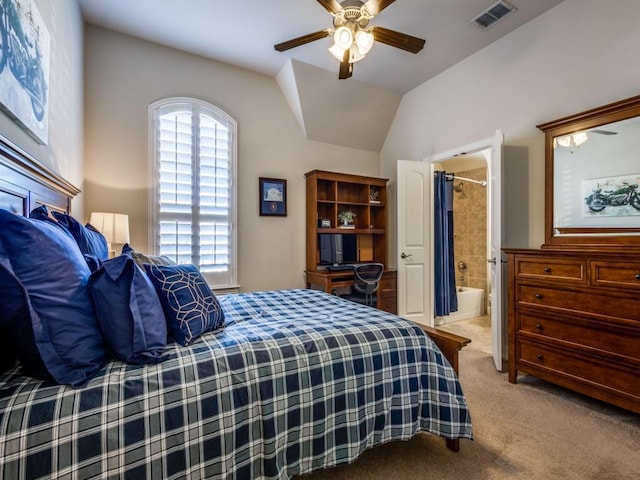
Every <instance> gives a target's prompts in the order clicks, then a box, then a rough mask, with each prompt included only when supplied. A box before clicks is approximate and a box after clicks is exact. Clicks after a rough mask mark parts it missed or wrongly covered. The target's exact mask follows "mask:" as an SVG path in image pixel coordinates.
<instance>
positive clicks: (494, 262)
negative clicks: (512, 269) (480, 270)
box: [487, 257, 496, 265]
mask: <svg viewBox="0 0 640 480" xmlns="http://www.w3.org/2000/svg"><path fill="white" fill-rule="evenodd" d="M487 263H491V264H492V265H496V257H493V258H488V259H487Z"/></svg>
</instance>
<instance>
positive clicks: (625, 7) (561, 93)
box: [381, 0, 640, 263]
mask: <svg viewBox="0 0 640 480" xmlns="http://www.w3.org/2000/svg"><path fill="white" fill-rule="evenodd" d="M638 25H640V3H638V1H637V0H609V1H607V2H603V1H601V0H565V1H564V2H562V3H561V4H559V5H558V6H557V7H555V8H553V9H551V10H550V11H548V12H546V13H544V14H543V15H541V16H540V17H538V18H536V19H534V20H532V21H531V22H529V23H528V24H526V25H524V26H522V27H520V28H519V29H517V30H515V31H514V32H512V33H511V34H509V35H507V36H506V37H504V38H502V39H501V40H498V41H497V42H495V43H493V44H491V45H489V46H488V47H486V48H484V49H483V50H481V51H480V52H478V53H477V54H475V55H473V56H471V57H469V58H467V59H466V60H464V61H462V62H460V63H458V64H457V65H455V66H454V67H452V68H450V69H449V70H447V71H445V72H444V73H442V74H440V75H439V76H437V77H435V78H433V79H432V80H430V81H428V82H426V83H424V84H423V85H421V86H419V87H418V88H416V89H414V90H413V91H411V92H409V93H408V94H406V95H405V96H404V97H403V99H402V102H401V105H400V108H399V109H398V113H397V114H396V118H395V120H394V123H393V125H392V127H391V129H390V132H389V135H388V137H387V140H386V142H385V146H384V147H383V150H382V152H381V161H382V169H381V172H382V175H383V176H386V177H390V178H392V179H395V176H396V161H397V160H398V159H403V160H416V161H420V160H422V159H424V158H425V157H428V156H430V155H433V154H437V153H439V152H443V151H448V150H450V149H453V148H456V147H458V146H462V145H467V144H469V143H473V142H476V141H479V140H482V139H486V138H490V137H491V136H493V134H494V132H495V131H496V130H497V129H500V130H502V131H503V132H504V137H505V143H506V144H507V145H512V146H522V147H524V148H527V149H528V151H529V162H528V164H529V171H528V174H529V178H530V188H529V202H528V205H529V212H528V213H529V245H520V246H531V247H538V246H539V245H540V244H541V243H542V242H543V241H544V210H543V209H544V150H543V142H544V135H543V134H542V133H541V132H540V131H539V130H537V129H536V125H538V124H540V123H543V122H546V121H550V120H554V119H557V118H560V117H563V116H567V115H571V114H573V113H577V112H580V111H582V110H585V109H588V108H592V107H596V106H599V105H602V104H606V103H610V102H613V101H616V100H620V99H623V98H627V97H631V96H634V95H638V94H640V91H639V88H640V81H639V79H640V62H638V53H637V46H638V45H640V28H638ZM427 48H429V46H428V45H427ZM505 161H509V159H508V158H506V159H505ZM508 180H509V179H507V181H508ZM394 185H395V181H393V182H392V185H391V187H392V190H393V192H395V186H394ZM512 200H515V201H512ZM517 200H518V199H506V201H507V202H508V203H511V204H516V203H522V202H518V201H517ZM390 210H391V212H393V208H391V209H390ZM523 214H526V212H523ZM391 227H392V229H394V228H395V218H393V217H392V218H391ZM504 228H507V229H508V228H509V226H508V225H504ZM389 237H390V238H391V239H392V240H393V239H395V230H394V231H393V232H392V235H390V236H389ZM395 249H396V247H395V243H394V244H392V245H390V250H391V256H392V263H395V260H394V259H393V256H394V255H395Z"/></svg>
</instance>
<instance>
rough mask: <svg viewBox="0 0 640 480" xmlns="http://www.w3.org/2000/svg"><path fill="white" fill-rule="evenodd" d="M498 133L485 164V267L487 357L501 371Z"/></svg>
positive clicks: (499, 162) (501, 329) (500, 250)
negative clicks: (487, 273) (488, 281)
mask: <svg viewBox="0 0 640 480" xmlns="http://www.w3.org/2000/svg"><path fill="white" fill-rule="evenodd" d="M501 174H502V132H500V131H497V132H496V134H495V136H494V138H493V145H492V147H491V160H490V161H489V171H488V177H489V185H488V188H489V211H488V219H487V221H488V222H489V225H488V227H487V228H488V231H490V232H491V234H490V237H491V238H489V242H490V243H489V245H490V246H489V259H488V261H489V265H490V267H491V293H490V294H489V296H490V300H491V353H492V354H493V363H495V365H496V368H497V369H498V371H502V346H503V345H504V335H505V333H506V329H505V328H504V325H503V315H502V175H501Z"/></svg>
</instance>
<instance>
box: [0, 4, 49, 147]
mask: <svg viewBox="0 0 640 480" xmlns="http://www.w3.org/2000/svg"><path fill="white" fill-rule="evenodd" d="M0 17H1V18H0V21H1V22H2V24H1V30H2V38H3V39H4V42H3V43H4V45H2V51H1V55H2V56H1V57H0V85H1V86H2V88H0V108H1V109H2V110H3V111H4V112H5V113H6V114H7V115H8V116H9V117H10V118H11V119H12V120H13V121H14V122H16V123H17V124H18V125H19V126H20V127H21V128H22V129H24V130H25V131H26V132H27V133H28V134H29V135H31V136H32V137H33V138H34V139H35V140H36V141H37V142H39V143H41V144H43V145H46V144H47V142H48V140H49V138H48V137H49V56H50V48H51V45H50V37H49V31H48V30H47V27H46V25H45V23H44V21H43V20H42V17H41V16H40V12H39V11H38V8H37V6H36V2H35V0H3V1H2V7H1V8H0Z"/></svg>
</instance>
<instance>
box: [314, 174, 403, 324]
mask: <svg viewBox="0 0 640 480" xmlns="http://www.w3.org/2000/svg"><path fill="white" fill-rule="evenodd" d="M305 177H306V189H307V198H306V239H307V240H306V244H307V246H306V271H305V274H306V278H307V288H311V287H317V288H320V289H322V290H324V291H325V292H327V293H333V292H334V290H336V289H338V288H345V287H350V286H352V285H353V273H352V272H350V271H329V270H327V269H326V267H325V266H322V265H320V241H319V235H321V234H343V235H355V236H356V237H357V257H358V258H357V261H358V263H364V262H378V263H382V264H386V256H387V210H386V200H387V181H388V180H387V179H385V178H377V177H366V176H362V175H350V174H346V173H336V172H326V171H321V170H313V171H311V172H308V173H306V174H305ZM344 210H351V211H352V212H354V213H355V219H354V224H353V225H351V226H350V227H349V228H344V227H343V228H341V226H340V224H339V219H338V218H339V217H338V214H339V213H340V212H342V211H344ZM323 221H324V222H323ZM323 223H324V224H325V225H327V224H328V226H322V224H323ZM396 285H397V284H396V272H395V270H387V269H386V268H385V272H384V275H383V277H382V280H381V282H380V288H379V290H378V308H380V309H381V310H385V311H388V312H391V313H396V312H397V286H396Z"/></svg>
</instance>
